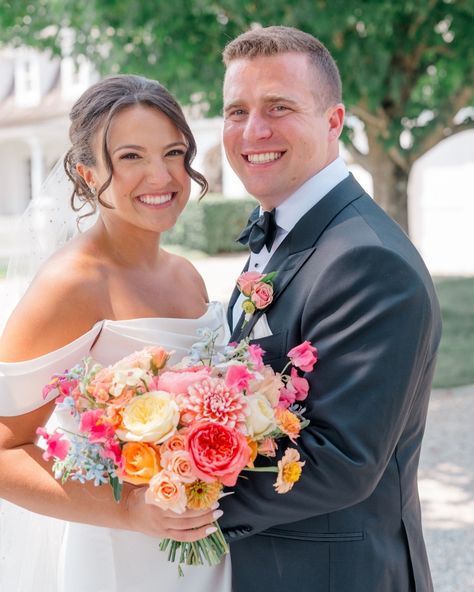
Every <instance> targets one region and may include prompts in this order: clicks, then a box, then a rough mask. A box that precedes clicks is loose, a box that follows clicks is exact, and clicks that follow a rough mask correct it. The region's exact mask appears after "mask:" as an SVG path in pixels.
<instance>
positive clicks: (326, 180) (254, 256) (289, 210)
mask: <svg viewBox="0 0 474 592" xmlns="http://www.w3.org/2000/svg"><path fill="white" fill-rule="evenodd" d="M348 176H349V169H348V168H347V166H346V163H345V162H344V161H343V159H342V158H341V157H340V156H338V157H337V158H336V160H333V161H332V162H331V163H330V164H328V166H327V167H325V168H324V169H323V170H321V171H319V173H316V175H314V176H313V177H311V178H310V179H308V180H307V181H306V182H305V183H303V185H301V187H299V188H298V189H297V190H296V191H295V192H294V193H293V194H292V195H290V197H288V198H287V199H285V201H284V202H283V203H282V204H280V205H279V206H278V207H277V208H276V209H275V222H276V225H277V231H276V235H275V240H274V241H273V245H272V247H271V249H270V250H268V249H267V247H266V246H263V248H262V250H261V251H260V253H252V252H251V253H250V261H249V268H248V271H258V272H262V271H263V270H264V269H265V266H266V264H267V263H268V262H269V261H270V259H271V258H272V256H273V253H274V252H275V251H276V250H277V249H278V247H279V246H280V245H281V243H282V242H283V240H284V239H285V237H286V235H287V234H288V233H289V232H290V231H291V230H292V229H293V228H294V226H296V223H297V222H298V221H299V220H300V219H301V218H302V217H303V216H304V215H305V214H306V213H307V212H309V210H310V209H311V208H312V207H313V206H315V205H316V204H317V203H318V201H320V200H321V199H322V198H323V197H324V196H325V195H326V194H327V193H329V191H331V189H334V187H336V185H338V184H339V183H340V182H341V181H343V180H344V179H345V178H346V177H348ZM262 212H263V210H262V208H260V213H262ZM270 271H273V270H270ZM243 300H244V296H243V295H242V294H240V296H239V297H238V299H237V301H236V302H235V304H234V308H233V310H232V321H233V326H234V327H235V326H236V324H237V322H238V320H239V318H240V315H241V314H242V302H243Z"/></svg>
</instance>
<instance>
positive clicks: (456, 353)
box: [434, 278, 474, 388]
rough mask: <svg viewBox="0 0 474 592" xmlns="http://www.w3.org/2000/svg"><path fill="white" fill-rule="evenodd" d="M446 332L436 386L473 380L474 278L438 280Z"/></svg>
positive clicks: (450, 385) (441, 386)
mask: <svg viewBox="0 0 474 592" xmlns="http://www.w3.org/2000/svg"><path fill="white" fill-rule="evenodd" d="M436 290H437V292H438V296H439V300H440V303H441V313H442V317H443V336H442V338H441V345H440V350H439V356H438V364H437V368H436V374H435V378H434V386H435V387H436V388H448V387H454V386H460V385H463V384H474V365H473V364H472V359H473V352H474V306H473V304H474V278H452V279H440V280H438V281H437V282H436Z"/></svg>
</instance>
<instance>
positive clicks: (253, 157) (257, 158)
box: [247, 152, 282, 164]
mask: <svg viewBox="0 0 474 592" xmlns="http://www.w3.org/2000/svg"><path fill="white" fill-rule="evenodd" d="M281 155H282V153H281V152H264V153H263V154H247V158H248V161H249V162H251V163H252V164H260V163H263V162H271V161H272V160H278V159H279V158H280V157H281Z"/></svg>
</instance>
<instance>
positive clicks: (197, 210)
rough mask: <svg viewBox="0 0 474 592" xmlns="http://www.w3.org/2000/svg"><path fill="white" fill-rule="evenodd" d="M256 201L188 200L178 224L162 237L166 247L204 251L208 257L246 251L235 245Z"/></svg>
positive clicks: (216, 197) (223, 199) (250, 199)
mask: <svg viewBox="0 0 474 592" xmlns="http://www.w3.org/2000/svg"><path fill="white" fill-rule="evenodd" d="M256 205H257V202H256V201H255V200H254V199H252V198H250V197H248V198H238V199H237V198H236V199H234V198H228V197H223V196H222V195H216V194H210V195H206V196H205V197H204V199H202V200H201V201H196V200H193V201H189V202H188V205H187V206H186V208H185V210H184V212H183V213H182V214H181V216H180V217H179V220H178V222H177V223H176V225H175V226H174V227H173V228H172V229H171V230H168V231H167V232H165V233H164V234H163V235H162V241H163V244H164V245H166V244H168V245H179V246H182V247H184V248H188V249H192V250H198V251H204V252H205V253H208V254H209V255H215V254H216V253H229V252H235V251H245V250H246V248H247V247H244V246H242V245H241V244H240V243H237V242H235V239H236V237H237V236H238V235H239V234H240V232H241V230H242V229H243V228H244V226H245V225H246V224H247V220H248V217H249V215H250V212H251V211H252V210H253V209H254V208H255V207H256Z"/></svg>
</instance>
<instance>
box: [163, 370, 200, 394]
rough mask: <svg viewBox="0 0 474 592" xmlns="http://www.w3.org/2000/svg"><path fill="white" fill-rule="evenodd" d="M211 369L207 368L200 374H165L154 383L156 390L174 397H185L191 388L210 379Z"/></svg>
mask: <svg viewBox="0 0 474 592" xmlns="http://www.w3.org/2000/svg"><path fill="white" fill-rule="evenodd" d="M209 374H210V368H208V367H205V368H202V369H201V370H199V371H198V372H163V374H160V375H159V376H157V377H156V379H155V381H154V388H155V390H160V391H166V392H167V393H171V394H172V395H183V394H186V393H187V392H188V388H189V387H190V386H196V385H198V384H200V383H201V382H202V381H203V380H205V379H206V378H209Z"/></svg>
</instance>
